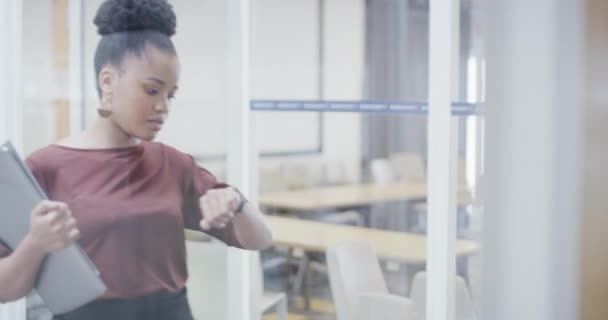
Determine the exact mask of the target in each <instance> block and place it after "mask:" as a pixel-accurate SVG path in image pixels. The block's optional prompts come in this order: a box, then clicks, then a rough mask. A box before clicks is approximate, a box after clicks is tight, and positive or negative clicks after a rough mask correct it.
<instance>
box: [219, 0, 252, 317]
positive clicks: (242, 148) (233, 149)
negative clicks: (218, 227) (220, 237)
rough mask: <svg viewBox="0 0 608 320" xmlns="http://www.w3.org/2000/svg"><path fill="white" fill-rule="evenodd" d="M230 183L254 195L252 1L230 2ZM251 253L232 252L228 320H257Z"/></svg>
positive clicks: (230, 253) (228, 28)
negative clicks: (250, 30) (251, 68)
mask: <svg viewBox="0 0 608 320" xmlns="http://www.w3.org/2000/svg"><path fill="white" fill-rule="evenodd" d="M226 6H227V15H228V16H227V23H226V28H227V30H228V39H227V44H228V45H227V46H228V47H227V49H228V50H227V52H228V56H227V58H226V63H227V82H226V83H225V88H226V92H227V99H228V111H227V113H228V114H227V119H228V124H227V128H228V131H227V132H226V133H225V134H227V135H228V165H227V168H228V179H227V180H228V182H229V183H231V184H232V185H235V186H237V187H238V188H239V189H241V190H242V192H243V193H244V194H245V196H250V195H251V186H252V181H251V172H252V168H251V164H252V163H251V159H252V154H253V151H252V149H253V148H252V143H251V141H250V139H249V138H250V136H251V131H252V130H251V126H250V115H249V114H250V112H249V100H250V98H249V0H234V1H227V2H226ZM250 255H251V254H250V253H248V252H246V251H243V250H238V249H228V256H227V259H228V264H227V265H228V271H227V273H226V274H227V279H226V280H227V285H228V290H227V297H226V298H227V301H226V302H227V303H226V307H227V310H226V314H227V315H228V320H257V319H259V317H260V316H259V314H257V313H256V312H255V307H256V306H257V305H254V304H253V303H252V294H253V293H252V292H251V291H252V289H251V287H252V286H251V281H252V277H251V273H252V267H251V262H252V258H251V256H250Z"/></svg>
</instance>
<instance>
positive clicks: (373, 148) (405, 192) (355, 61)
mask: <svg viewBox="0 0 608 320" xmlns="http://www.w3.org/2000/svg"><path fill="white" fill-rule="evenodd" d="M470 10H471V8H470V5H463V10H462V17H461V19H462V27H461V29H462V36H461V37H462V41H461V44H462V47H461V59H459V60H460V69H461V71H460V75H461V87H462V89H461V90H460V92H461V98H460V99H458V100H459V101H461V102H464V101H466V100H467V99H466V97H465V93H466V86H465V85H466V84H467V81H473V82H474V81H478V80H475V78H470V73H471V72H474V70H473V71H469V70H468V69H467V61H468V60H469V57H470V56H471V50H472V49H471V36H470V25H471V21H470V15H471V12H470ZM252 12H253V17H252V19H253V21H254V22H253V23H252V56H253V57H254V58H253V60H252V63H253V65H252V70H253V71H252V72H253V74H252V78H253V81H252V89H253V90H252V92H253V98H254V99H258V100H259V102H260V104H259V106H261V107H263V108H266V111H256V112H255V114H256V115H255V118H254V120H255V124H256V126H257V127H258V132H257V138H258V140H259V141H258V152H259V154H260V155H261V158H260V162H259V163H260V171H259V183H260V185H259V190H260V202H261V204H262V205H263V207H264V208H265V210H266V212H267V213H268V214H270V215H271V216H270V217H269V219H270V221H271V222H272V224H273V227H274V228H275V230H274V232H275V234H274V236H275V239H274V240H275V244H276V246H275V247H274V248H273V249H271V250H267V251H265V252H264V253H263V261H264V271H265V272H264V274H265V285H266V288H267V290H270V291H283V292H287V294H288V296H289V301H290V303H289V312H290V313H292V314H295V315H303V316H308V317H309V318H310V319H331V318H333V317H335V316H336V315H337V317H338V318H342V319H350V318H353V317H354V316H353V315H352V314H349V312H351V310H355V309H357V308H362V309H360V310H361V312H365V311H364V310H373V311H372V312H374V313H373V314H374V316H375V317H376V318H378V317H379V315H381V314H382V312H387V310H389V309H390V308H396V309H394V310H400V311H393V312H398V313H399V314H400V315H401V313H403V316H405V313H410V312H412V313H415V314H416V315H417V317H416V318H415V319H424V311H425V300H426V299H425V297H426V280H425V273H424V271H425V269H426V266H425V264H426V230H427V224H426V220H427V216H426V208H427V204H426V192H427V190H426V163H427V159H426V157H427V155H426V150H427V117H426V115H425V114H424V113H422V114H415V113H413V114H407V113H394V112H375V113H363V112H361V113H358V112H327V113H317V112H294V111H284V110H283V111H281V110H278V109H288V108H296V109H298V110H301V109H306V108H313V106H312V104H310V102H307V101H304V102H302V101H301V100H323V101H326V102H328V103H327V104H326V105H317V107H320V108H329V109H331V108H333V105H332V102H336V101H341V102H344V103H350V104H351V105H353V106H359V108H361V109H362V108H363V107H362V106H365V105H363V104H359V103H361V102H363V103H369V104H371V105H367V107H377V106H378V105H383V104H387V105H392V104H394V103H392V102H402V103H405V102H407V103H409V105H412V106H420V105H426V101H425V100H426V97H427V95H428V84H427V83H428V23H429V21H428V14H429V8H428V3H426V2H424V1H422V2H420V1H366V2H365V4H364V3H360V2H339V1H319V2H315V3H311V2H308V1H296V2H289V3H286V2H280V1H254V2H253V10H252ZM278 12H280V14H278ZM315 12H317V14H316V15H315ZM258 15H259V16H258ZM303 17H308V18H307V19H306V22H301V23H298V24H296V26H294V27H282V28H280V29H279V30H277V29H271V26H273V25H274V24H275V23H280V21H281V20H282V19H285V20H289V21H300V20H298V19H302V18H303ZM315 17H317V18H315ZM318 17H322V18H318ZM317 20H318V24H315V22H317ZM256 21H257V23H256ZM306 26H307V27H306ZM290 28H293V30H292V29H290ZM256 30H257V32H256ZM262 31H264V32H262ZM289 32H291V36H290V37H286V36H285V35H284V34H287V33H289ZM311 32H318V39H317V45H316V46H315V42H314V41H312V40H311V39H310V38H311ZM262 33H263V35H260V34H262ZM317 50H318V51H317ZM317 52H320V54H319V55H317ZM302 53H308V54H306V55H303V54H302ZM315 59H316V60H317V64H315V63H313V62H312V61H313V60H315ZM275 61H276V64H274V63H272V62H275ZM303 65H308V66H309V68H308V69H306V70H300V69H299V68H300V67H302V66H303ZM317 66H319V68H318V69H316V67H317ZM469 69H470V68H469ZM314 70H317V71H318V72H319V75H318V77H317V78H316V79H315V78H314V77H313V76H312V75H311V71H314ZM296 75H297V76H299V75H302V77H296ZM477 79H479V78H477ZM317 86H318V88H319V89H318V90H317V91H315V90H314V88H315V87H317ZM303 88H307V89H308V91H304V90H303ZM476 89H477V90H478V92H479V88H476ZM273 99H274V100H273ZM298 103H300V104H298ZM306 103H308V104H309V105H307V104H306ZM373 104H375V106H373ZM342 106H344V104H342ZM268 108H275V109H274V111H268V110H267V109H268ZM313 115H317V116H319V118H318V119H319V120H318V122H315V119H314V118H313ZM458 122H459V124H460V130H459V132H458V137H457V141H458V160H457V161H458V163H457V164H455V165H456V167H458V185H459V203H460V205H459V209H458V213H457V214H458V216H457V223H458V226H457V228H458V242H457V243H456V247H457V254H458V259H457V266H456V267H457V271H458V275H459V276H460V277H461V278H459V279H462V280H463V281H464V282H462V281H460V280H458V283H459V285H458V288H460V289H462V290H464V291H465V292H469V291H470V285H471V284H472V283H473V282H476V281H478V278H473V273H474V272H477V271H476V270H477V269H476V267H475V266H476V260H474V259H475V258H474V254H475V253H476V252H477V250H478V245H477V243H476V242H473V241H470V240H471V239H476V238H477V236H478V233H475V232H476V230H478V229H477V228H478V224H479V220H478V218H477V216H475V214H472V213H471V210H472V208H473V207H472V206H471V203H472V198H471V197H472V194H473V193H474V191H475V189H474V188H475V186H476V185H475V177H476V172H477V171H475V170H474V168H475V166H477V165H479V163H480V161H479V159H480V157H479V156H478V154H479V153H478V150H477V149H476V148H477V147H476V146H477V145H479V144H475V143H473V142H475V141H476V140H477V139H478V138H477V136H476V135H477V131H476V130H477V129H476V128H479V124H478V120H477V117H475V116H470V117H459V118H458ZM273 123H274V125H273ZM304 123H306V124H304ZM317 128H320V130H318V131H317ZM467 133H468V135H467ZM317 139H318V141H319V146H320V148H319V149H318V151H316V152H311V150H314V148H311V146H313V145H314V142H315V141H317ZM471 139H472V140H473V142H471ZM288 142H291V143H288ZM266 146H275V149H273V152H274V153H273V154H268V152H267V151H268V150H267V149H266V148H265V147H266ZM277 146H279V147H277ZM298 151H299V152H298ZM465 169H466V170H465ZM352 241H359V243H361V242H362V243H363V244H364V245H370V244H371V245H372V246H373V248H374V249H375V253H376V255H377V256H376V257H374V256H371V257H370V256H365V255H364V254H361V252H360V251H356V250H355V249H353V247H348V246H340V245H338V244H339V243H342V242H352ZM329 248H333V249H330V250H338V251H340V252H342V253H343V255H342V256H335V257H336V259H335V260H332V258H331V257H332V254H331V253H328V254H326V253H327V250H328V249H329ZM341 259H344V260H341ZM363 260H365V261H371V262H372V264H371V265H373V266H374V267H373V269H371V270H370V269H365V268H366V267H369V265H363V264H362V263H360V262H361V261H363ZM340 262H342V263H347V264H346V265H340ZM364 269H365V270H364ZM361 274H366V279H368V278H369V279H371V280H369V281H370V282H367V283H361V282H360V281H359V280H361V278H360V275H361ZM370 274H377V275H378V278H377V279H376V280H374V277H373V276H371V277H370V276H369V275H370ZM332 277H333V278H332ZM340 283H346V287H341V285H340ZM460 284H463V286H461V285H460ZM351 286H352V287H351ZM366 286H367V287H366ZM342 289H343V290H342ZM366 290H367V291H382V292H385V293H386V294H390V295H395V296H398V297H400V298H399V299H398V300H397V301H398V302H395V301H393V303H395V304H393V305H392V306H389V305H391V302H387V300H386V299H384V298H383V297H376V296H367V297H365V298H361V300H360V301H358V302H353V301H355V300H354V299H355V298H354V297H355V296H356V295H357V294H358V293H361V292H365V291H366ZM462 290H461V291H458V292H456V296H457V302H456V303H457V304H462V301H461V300H460V298H462V297H463V296H459V292H462ZM349 299H350V300H349ZM469 302H470V300H469ZM385 303H386V304H385ZM400 308H401V309H400ZM457 309H458V310H461V309H462V308H461V307H458V308H457ZM392 315H393V316H395V314H392ZM387 316H388V315H387ZM267 319H274V318H273V315H272V312H269V313H268V315H267Z"/></svg>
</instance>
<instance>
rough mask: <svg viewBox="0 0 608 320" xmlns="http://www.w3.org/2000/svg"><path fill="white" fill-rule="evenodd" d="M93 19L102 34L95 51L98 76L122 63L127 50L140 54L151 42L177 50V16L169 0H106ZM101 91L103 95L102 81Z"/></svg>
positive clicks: (166, 49) (165, 48)
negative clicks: (175, 36)
mask: <svg viewBox="0 0 608 320" xmlns="http://www.w3.org/2000/svg"><path fill="white" fill-rule="evenodd" d="M93 23H94V24H95V25H96V26H97V33H98V34H99V35H101V36H102V37H101V40H100V41H99V44H98V45H97V49H96V51H95V77H96V79H97V78H98V77H99V73H100V72H101V69H102V68H103V67H104V66H107V65H112V66H120V65H121V63H122V61H123V59H124V57H125V55H126V54H128V53H129V54H134V55H136V56H138V57H139V56H141V54H142V53H143V51H144V50H145V48H146V47H147V46H149V45H152V46H154V47H156V48H158V49H160V50H163V51H165V52H167V53H170V54H176V52H175V47H174V46H173V42H172V41H171V36H173V35H174V34H175V28H176V24H177V18H176V16H175V12H173V7H172V6H171V4H169V2H168V1H167V0H106V1H104V2H103V3H102V4H101V6H100V7H99V9H98V10H97V14H96V16H95V19H94V20H93ZM95 82H96V83H97V81H95ZM97 91H98V94H99V95H100V96H101V90H100V88H99V85H98V86H97Z"/></svg>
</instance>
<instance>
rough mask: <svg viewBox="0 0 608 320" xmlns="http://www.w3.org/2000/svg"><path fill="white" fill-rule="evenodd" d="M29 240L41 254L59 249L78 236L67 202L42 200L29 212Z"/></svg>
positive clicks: (78, 232)
mask: <svg viewBox="0 0 608 320" xmlns="http://www.w3.org/2000/svg"><path fill="white" fill-rule="evenodd" d="M30 221H31V223H30V231H29V234H28V238H29V240H30V241H31V242H32V244H34V247H35V248H37V249H38V250H40V251H41V253H43V254H47V253H51V252H55V251H58V250H61V249H63V248H65V247H67V246H69V245H70V244H72V243H74V242H75V241H76V240H77V239H78V237H79V236H80V231H79V230H78V228H77V225H76V220H75V219H74V217H72V212H70V208H69V207H68V205H67V204H65V203H62V202H56V201H46V200H45V201H42V202H40V203H39V204H38V205H37V206H36V207H35V208H34V209H33V210H32V212H31V220H30Z"/></svg>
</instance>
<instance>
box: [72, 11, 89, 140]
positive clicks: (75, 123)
mask: <svg viewBox="0 0 608 320" xmlns="http://www.w3.org/2000/svg"><path fill="white" fill-rule="evenodd" d="M83 6H84V4H83V0H70V2H69V7H68V33H69V41H70V43H69V48H70V57H69V75H68V77H69V78H68V81H69V90H70V92H69V97H70V132H71V133H72V134H74V133H76V132H79V131H81V130H82V129H84V116H85V110H84V85H85V83H86V81H85V79H84V70H83V66H84V35H83V33H84V29H83V28H84V25H83V19H84V10H83Z"/></svg>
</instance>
